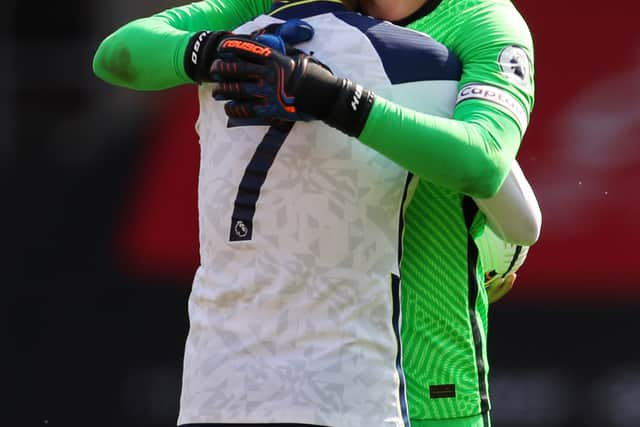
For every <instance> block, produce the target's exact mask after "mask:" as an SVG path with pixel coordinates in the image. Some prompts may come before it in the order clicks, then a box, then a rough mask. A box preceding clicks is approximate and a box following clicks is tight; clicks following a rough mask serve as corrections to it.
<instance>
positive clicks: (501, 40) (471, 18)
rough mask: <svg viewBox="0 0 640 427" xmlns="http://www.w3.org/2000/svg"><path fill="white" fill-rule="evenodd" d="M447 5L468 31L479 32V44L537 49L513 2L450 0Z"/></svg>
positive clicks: (507, 0) (502, 0)
mask: <svg viewBox="0 0 640 427" xmlns="http://www.w3.org/2000/svg"><path fill="white" fill-rule="evenodd" d="M446 3H447V4H448V5H449V7H450V8H452V11H451V12H452V13H455V14H458V16H459V18H460V22H461V23H463V26H464V31H465V32H469V33H476V36H477V38H476V41H477V42H482V43H488V44H495V45H497V46H500V45H504V44H505V43H508V44H516V45H520V46H522V47H523V48H525V49H532V48H533V40H532V37H531V31H530V30H529V26H528V25H527V22H526V21H525V19H524V17H523V16H522V15H521V14H520V12H519V11H518V9H517V8H516V7H515V5H514V4H513V3H512V2H511V1H510V0H448V1H447V2H446ZM477 29H482V31H477Z"/></svg>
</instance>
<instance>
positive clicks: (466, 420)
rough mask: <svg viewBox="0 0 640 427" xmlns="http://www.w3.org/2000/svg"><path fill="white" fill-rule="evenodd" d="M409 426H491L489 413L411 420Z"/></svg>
mask: <svg viewBox="0 0 640 427" xmlns="http://www.w3.org/2000/svg"><path fill="white" fill-rule="evenodd" d="M411 427H491V418H490V417H489V413H485V414H480V415H474V416H472V417H462V418H449V419H446V420H411Z"/></svg>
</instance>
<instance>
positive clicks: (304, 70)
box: [212, 35, 375, 137]
mask: <svg viewBox="0 0 640 427" xmlns="http://www.w3.org/2000/svg"><path fill="white" fill-rule="evenodd" d="M275 39H277V38H275V37H274V36H272V35H260V36H257V37H256V38H255V40H252V41H247V40H245V39H242V38H235V39H234V38H233V37H230V38H227V39H225V40H223V41H222V42H221V43H220V45H219V47H218V56H219V57H220V58H222V59H219V60H217V61H215V62H214V64H213V67H212V70H213V72H214V73H215V74H216V75H218V76H219V77H220V79H221V83H220V84H219V85H218V86H217V87H216V89H214V95H215V97H216V99H227V100H231V102H229V103H227V104H226V105H225V111H226V113H227V115H228V116H229V117H231V118H236V119H243V118H245V119H246V118H254V117H258V118H263V119H267V120H287V121H291V120H309V119H311V118H316V119H319V120H322V121H324V122H325V123H327V124H328V125H329V126H332V127H334V128H336V129H338V130H340V131H342V132H344V133H346V134H348V135H350V136H355V137H357V136H359V135H360V133H361V132H362V129H363V128H364V125H365V123H366V121H367V118H368V117H369V113H370V111H371V107H372V106H373V101H374V98H375V95H374V94H373V92H371V91H369V90H367V89H364V88H363V87H362V86H360V85H358V84H355V83H353V82H351V81H349V80H346V79H343V78H339V77H336V76H335V75H334V74H333V73H332V72H331V71H330V70H329V68H328V67H326V66H325V65H323V64H322V63H320V62H318V61H316V60H315V59H314V58H312V57H311V56H309V55H307V54H305V53H303V52H300V51H298V52H295V53H292V54H291V56H288V55H286V54H285V50H284V49H283V48H282V45H281V44H279V43H278V41H277V40H275Z"/></svg>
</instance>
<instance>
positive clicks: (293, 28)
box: [276, 18, 314, 44]
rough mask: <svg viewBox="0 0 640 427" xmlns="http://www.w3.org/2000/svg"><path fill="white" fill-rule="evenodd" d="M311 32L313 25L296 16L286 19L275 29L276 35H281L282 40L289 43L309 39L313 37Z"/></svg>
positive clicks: (312, 31)
mask: <svg viewBox="0 0 640 427" xmlns="http://www.w3.org/2000/svg"><path fill="white" fill-rule="evenodd" d="M313 34H314V30H313V27H312V26H311V25H310V24H309V23H307V22H305V21H303V20H302V19H298V18H295V19H290V20H288V21H287V22H285V23H284V24H282V25H280V27H278V29H277V30H276V35H278V36H280V37H282V40H284V42H285V43H289V44H298V43H303V42H306V41H309V40H311V39H312V38H313Z"/></svg>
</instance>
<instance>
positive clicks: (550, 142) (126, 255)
mask: <svg viewBox="0 0 640 427" xmlns="http://www.w3.org/2000/svg"><path fill="white" fill-rule="evenodd" d="M516 3H517V6H518V7H519V9H520V11H521V12H522V14H523V15H524V16H525V18H526V20H527V21H528V23H529V25H530V27H531V30H532V33H533V35H534V41H535V49H536V84H537V91H536V92H537V94H536V105H535V108H534V112H533V116H532V123H531V125H530V127H529V130H528V133H527V135H526V137H525V140H524V143H523V145H522V148H521V150H520V153H519V155H518V159H519V162H520V164H521V165H522V167H523V169H524V171H525V173H526V174H527V176H528V177H529V179H530V181H531V182H532V184H533V187H534V190H535V191H536V194H537V196H538V199H539V202H540V205H541V207H542V211H543V232H542V235H541V238H540V240H539V242H538V243H537V245H536V246H535V247H534V248H533V249H532V250H531V251H530V252H529V259H528V260H527V263H526V264H525V265H524V266H523V267H522V269H521V274H520V278H519V282H518V286H517V292H513V295H511V296H510V297H511V298H524V299H528V300H531V299H555V300H558V299H571V300H600V299H602V298H605V299H611V300H615V299H620V298H628V297H630V296H631V297H633V298H639V297H640V286H638V284H639V283H640V268H639V267H640V254H639V253H638V252H637V248H638V246H639V244H640V228H639V227H638V226H637V223H638V218H639V217H640V197H638V192H639V188H640V145H639V143H638V137H637V135H638V134H639V133H640V80H638V77H637V75H638V74H640V32H639V31H638V30H637V17H638V16H639V15H638V13H621V11H620V9H619V8H615V7H602V5H601V2H598V1H596V0H589V1H584V2H581V5H580V7H579V8H578V7H576V5H575V4H574V2H555V3H554V4H553V5H551V4H549V5H547V4H545V5H544V6H541V4H540V3H539V2H533V1H518V2H516ZM632 9H633V8H632ZM636 9H638V8H636ZM629 12H632V10H630V11H629ZM576 26H577V27H579V28H581V29H583V31H568V28H569V27H571V28H575V27H576ZM162 96H163V97H164V98H163V102H162V103H163V104H164V105H166V108H165V109H164V111H160V112H159V117H158V118H157V119H156V120H155V121H154V122H155V123H157V124H158V125H157V126H155V127H154V128H153V129H152V131H151V133H150V135H149V139H150V141H151V143H149V144H147V152H146V155H145V156H143V158H144V161H143V164H142V167H141V168H140V170H139V171H138V172H137V174H138V178H137V179H136V180H134V183H135V186H134V187H133V189H132V192H131V194H130V200H129V201H130V205H129V207H128V208H127V210H126V211H125V212H126V213H127V214H126V216H125V219H124V221H123V224H122V229H121V233H120V234H119V236H120V240H119V248H120V252H119V253H120V259H121V262H122V263H123V265H124V266H125V268H127V269H128V270H129V271H131V272H134V273H135V274H140V275H142V276H145V277H173V278H176V279H180V280H183V281H184V280H187V279H190V277H191V275H192V274H193V272H194V269H195V267H196V266H197V264H198V255H197V247H198V245H197V211H196V182H197V169H198V146H197V136H196V134H195V131H194V127H193V123H194V122H195V117H196V115H197V96H196V91H195V89H194V88H192V87H187V88H179V89H176V90H173V91H171V92H169V93H166V94H164V95H162ZM176 113H178V114H176Z"/></svg>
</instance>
